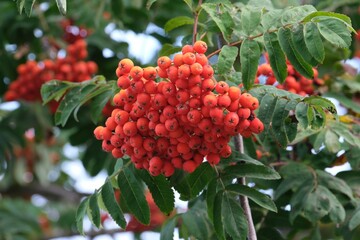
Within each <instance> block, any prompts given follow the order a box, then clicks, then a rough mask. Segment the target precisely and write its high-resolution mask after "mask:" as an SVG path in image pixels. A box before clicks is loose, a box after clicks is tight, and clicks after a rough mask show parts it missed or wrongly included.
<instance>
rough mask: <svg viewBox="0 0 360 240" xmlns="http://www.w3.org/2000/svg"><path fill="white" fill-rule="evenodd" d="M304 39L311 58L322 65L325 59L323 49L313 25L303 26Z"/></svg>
mask: <svg viewBox="0 0 360 240" xmlns="http://www.w3.org/2000/svg"><path fill="white" fill-rule="evenodd" d="M304 39H305V44H306V47H307V49H308V50H309V53H310V54H311V56H313V57H314V58H315V59H316V60H317V61H318V62H320V63H322V62H323V61H324V58H325V48H324V44H323V42H322V38H321V35H320V32H319V30H318V28H317V26H316V24H315V23H311V22H310V23H307V24H305V26H304Z"/></svg>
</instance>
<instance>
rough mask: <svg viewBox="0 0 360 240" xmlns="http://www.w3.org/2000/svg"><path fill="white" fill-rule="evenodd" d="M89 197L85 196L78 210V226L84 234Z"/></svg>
mask: <svg viewBox="0 0 360 240" xmlns="http://www.w3.org/2000/svg"><path fill="white" fill-rule="evenodd" d="M88 204H89V198H85V199H84V200H83V201H82V202H81V203H80V205H79V207H78V209H77V211H76V227H77V229H78V231H79V233H80V234H82V235H84V229H83V219H84V216H85V213H86V209H87V208H88Z"/></svg>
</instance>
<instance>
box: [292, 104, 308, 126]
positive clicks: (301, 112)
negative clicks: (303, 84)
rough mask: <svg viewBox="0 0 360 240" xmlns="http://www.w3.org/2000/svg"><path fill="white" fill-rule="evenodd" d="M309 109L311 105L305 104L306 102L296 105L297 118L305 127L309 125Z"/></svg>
mask: <svg viewBox="0 0 360 240" xmlns="http://www.w3.org/2000/svg"><path fill="white" fill-rule="evenodd" d="M308 110H309V105H308V104H305V103H304V102H300V103H299V104H298V105H296V108H295V116H296V119H297V120H298V121H299V123H300V125H301V126H302V127H303V128H305V129H306V128H307V127H308V126H309V119H308ZM310 121H311V120H310Z"/></svg>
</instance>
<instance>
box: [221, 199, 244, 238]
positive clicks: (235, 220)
mask: <svg viewBox="0 0 360 240" xmlns="http://www.w3.org/2000/svg"><path fill="white" fill-rule="evenodd" d="M221 213H222V217H223V220H224V221H223V223H224V229H225V231H226V233H228V234H229V235H230V236H231V237H232V238H233V239H239V240H245V239H246V237H247V233H248V224H247V221H246V217H245V215H244V212H243V209H242V208H241V206H240V204H239V203H238V202H237V201H235V200H234V199H233V198H232V197H231V196H230V195H229V194H228V193H226V192H225V193H224V194H223V199H222V204H221Z"/></svg>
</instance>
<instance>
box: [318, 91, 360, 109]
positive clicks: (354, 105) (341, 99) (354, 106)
mask: <svg viewBox="0 0 360 240" xmlns="http://www.w3.org/2000/svg"><path fill="white" fill-rule="evenodd" d="M323 96H324V97H331V98H335V99H337V100H338V101H339V102H340V103H341V105H343V106H345V107H346V108H349V109H351V110H352V111H354V112H356V113H358V114H359V113H360V105H359V104H357V103H355V102H354V101H353V100H351V99H349V98H347V97H346V96H344V95H342V94H341V93H335V92H327V93H324V95H323Z"/></svg>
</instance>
